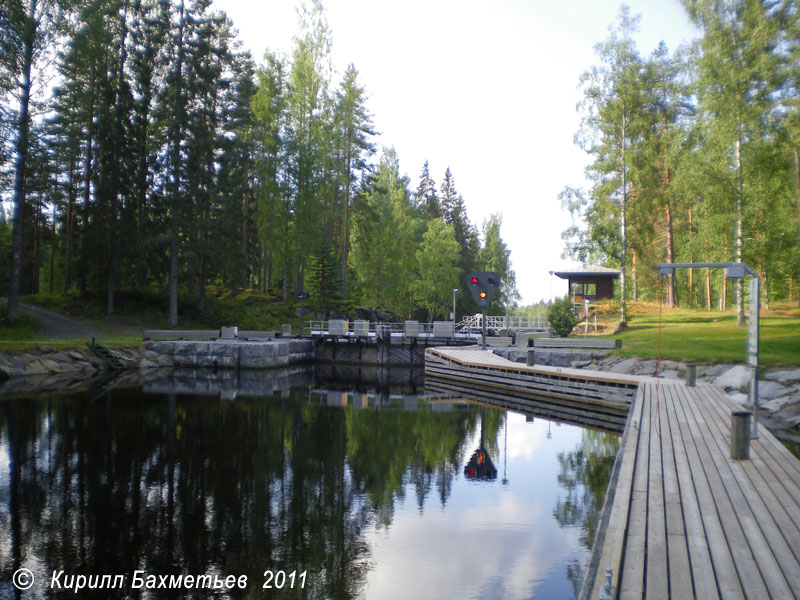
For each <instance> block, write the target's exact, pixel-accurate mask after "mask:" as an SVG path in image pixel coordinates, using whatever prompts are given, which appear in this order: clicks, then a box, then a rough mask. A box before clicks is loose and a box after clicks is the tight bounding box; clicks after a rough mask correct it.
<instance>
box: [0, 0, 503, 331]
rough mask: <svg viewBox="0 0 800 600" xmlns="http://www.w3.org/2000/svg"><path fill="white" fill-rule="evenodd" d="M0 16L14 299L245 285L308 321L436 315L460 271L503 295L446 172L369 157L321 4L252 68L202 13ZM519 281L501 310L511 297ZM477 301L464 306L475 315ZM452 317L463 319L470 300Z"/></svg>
mask: <svg viewBox="0 0 800 600" xmlns="http://www.w3.org/2000/svg"><path fill="white" fill-rule="evenodd" d="M6 6H7V9H4V10H3V11H2V13H0V19H2V20H0V31H1V32H2V44H1V45H0V53H2V55H1V56H0V86H2V87H1V88H0V90H1V91H2V95H3V96H2V98H3V99H2V105H1V106H2V114H1V115H0V116H1V117H2V118H1V119H0V127H1V128H2V129H1V131H2V140H1V141H2V143H0V152H2V154H1V155H0V161H1V162H2V165H3V169H2V180H0V186H1V187H0V190H1V191H2V197H3V199H4V200H6V201H8V202H7V204H8V205H11V206H13V210H12V211H11V212H10V214H8V215H5V214H4V215H3V216H4V221H3V223H2V224H0V241H1V242H2V247H0V252H2V253H3V254H4V255H7V256H9V258H10V260H8V262H7V263H6V262H4V263H3V266H2V267H0V285H2V286H3V287H4V288H7V289H8V290H9V291H8V297H9V308H8V319H9V321H13V320H14V319H15V318H16V314H17V303H18V298H19V297H20V296H21V295H22V296H24V295H26V294H32V293H40V292H48V293H65V292H70V291H72V292H74V293H79V294H81V296H83V295H85V294H87V293H93V294H95V295H100V296H101V297H103V296H105V298H107V300H106V306H107V313H108V314H109V315H111V314H113V313H114V311H115V297H116V296H117V295H118V294H119V292H120V291H121V290H139V291H142V290H150V291H152V292H153V293H155V294H162V295H163V296H164V297H167V296H168V297H169V323H170V324H171V325H173V326H175V325H177V324H178V322H179V314H178V298H179V296H181V297H183V296H186V297H189V298H197V299H201V298H202V296H203V294H204V291H205V289H206V286H209V285H215V286H222V287H228V288H246V289H252V290H257V291H261V292H264V293H267V294H272V295H273V296H274V297H275V299H276V301H289V302H293V301H294V299H295V298H296V297H297V295H298V294H300V293H304V292H305V293H308V294H310V296H311V299H310V302H309V304H310V305H311V306H312V307H314V308H316V309H317V310H323V311H328V310H333V309H339V308H346V307H348V306H355V305H363V306H372V307H379V308H388V309H391V310H393V311H395V312H396V313H398V314H400V315H418V316H420V317H421V318H425V319H428V320H430V319H432V318H437V317H445V316H446V315H447V313H448V312H449V310H450V305H451V304H452V294H453V289H454V288H458V287H460V288H464V287H465V286H463V285H459V282H460V281H461V280H462V279H463V277H462V274H463V273H466V272H469V271H473V270H493V271H497V272H499V273H501V274H502V275H503V277H504V279H505V280H510V279H512V278H506V277H505V275H506V266H507V258H506V253H505V244H504V242H503V241H502V239H501V237H500V227H501V217H500V216H499V215H496V216H492V217H491V218H489V219H488V220H487V221H486V222H485V223H483V227H482V232H481V235H480V236H479V232H478V229H477V227H476V226H475V225H473V224H472V223H471V222H470V221H469V218H468V216H467V214H466V209H465V204H464V199H463V197H462V196H461V195H460V194H459V193H458V192H457V190H456V186H455V179H454V176H453V174H452V173H451V172H450V170H449V169H447V171H446V172H445V173H444V175H443V178H442V180H441V184H440V185H439V186H437V184H436V181H435V180H434V178H433V176H432V175H431V173H430V172H429V169H428V165H427V163H426V164H425V165H424V166H422V169H421V174H420V178H419V183H418V186H417V188H416V190H415V191H412V189H411V183H410V181H409V180H408V177H407V176H405V175H401V171H400V166H399V158H398V156H397V153H396V152H395V151H394V150H393V149H392V148H391V147H389V148H383V149H382V150H381V151H380V152H378V151H377V149H376V147H375V143H374V139H375V136H376V132H375V131H374V127H373V123H372V115H371V114H370V113H369V111H368V110H367V107H366V91H365V89H364V87H363V86H362V84H361V83H360V81H359V77H358V71H357V69H356V67H355V66H354V65H349V66H348V67H347V68H346V69H345V71H344V73H343V74H341V76H339V75H338V74H337V73H336V71H335V69H334V68H333V66H332V64H331V59H330V49H331V39H332V35H331V31H330V29H329V27H328V25H327V22H326V17H325V11H324V7H323V6H322V4H321V3H320V2H319V1H318V0H313V1H312V2H309V3H306V4H303V5H302V6H301V8H300V9H299V10H298V17H299V18H298V21H299V25H298V33H297V35H296V37H295V42H294V46H293V49H292V51H291V52H290V53H289V55H281V54H279V53H272V52H269V51H268V52H267V53H266V54H265V56H264V57H263V60H262V61H261V62H260V63H259V64H257V63H256V62H255V61H254V60H253V58H252V57H251V56H250V55H249V54H248V52H246V51H244V50H243V49H242V47H241V43H240V42H239V41H238V40H237V38H236V32H235V30H234V29H233V25H232V23H231V21H230V20H229V19H228V18H227V17H226V16H225V14H224V13H221V12H219V11H214V10H212V8H211V2H210V0H172V1H170V0H10V2H8V3H7V4H6ZM514 293H515V292H514V291H513V285H510V286H509V287H508V288H507V289H505V290H504V293H501V294H500V295H498V297H497V298H496V300H495V302H496V303H497V305H498V306H500V305H501V303H502V302H504V301H505V299H506V298H507V297H510V298H513V296H514ZM468 302H469V304H468ZM457 305H458V308H459V311H460V312H462V314H463V311H465V310H467V308H468V307H469V308H470V309H474V307H473V306H471V301H470V300H468V294H466V293H465V291H463V290H462V292H461V295H460V296H459V298H458V301H457Z"/></svg>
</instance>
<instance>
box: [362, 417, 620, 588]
mask: <svg viewBox="0 0 800 600" xmlns="http://www.w3.org/2000/svg"><path fill="white" fill-rule="evenodd" d="M481 413H482V415H483V418H482V419H481V421H480V423H478V424H476V427H475V430H474V431H473V434H472V439H471V440H470V441H469V442H468V443H467V448H477V450H475V451H474V452H473V453H472V454H471V455H468V458H467V461H466V464H465V465H464V471H463V473H464V477H463V478H454V481H453V483H452V487H451V489H450V490H449V491H450V493H449V496H448V498H447V501H446V502H442V503H441V504H440V506H439V507H438V509H437V510H432V509H431V508H430V507H426V509H425V510H421V509H419V510H417V507H416V506H413V502H411V498H410V497H409V495H406V497H405V499H404V501H403V502H402V503H401V504H399V505H398V506H396V507H395V512H394V515H393V519H392V522H391V524H389V525H387V526H386V527H376V528H374V529H373V530H371V532H369V534H368V536H367V539H368V540H370V545H371V547H372V560H373V565H374V566H373V568H372V569H371V570H370V571H369V573H368V574H367V577H366V585H365V589H366V592H367V593H366V594H365V597H367V598H373V597H374V598H403V597H414V598H533V597H536V598H570V597H577V594H578V591H579V589H580V585H581V582H582V579H583V573H584V569H585V566H586V564H587V561H588V558H589V552H590V549H591V546H592V543H593V541H594V535H595V533H596V529H597V523H598V520H599V514H600V510H601V508H602V504H603V500H604V497H605V491H606V486H607V483H608V477H609V475H610V472H611V468H612V466H613V461H614V458H615V457H616V452H617V449H618V444H619V438H618V437H617V436H616V435H614V434H609V433H603V432H600V431H594V430H589V429H583V428H580V427H577V426H573V425H560V424H556V423H552V422H550V421H546V420H543V419H530V418H528V419H526V417H525V416H524V415H521V414H518V413H513V412H508V413H505V412H503V411H499V410H496V409H492V408H483V407H482V408H481ZM481 429H483V435H482V434H481ZM480 454H483V455H484V465H487V467H484V468H485V469H487V470H488V469H494V467H493V464H492V462H491V461H492V458H491V457H496V459H497V462H498V464H504V465H505V466H504V472H505V475H504V477H503V479H502V480H498V478H497V471H496V470H494V471H493V472H491V473H490V474H488V475H487V474H486V471H484V472H483V473H484V474H483V476H481V471H480V463H479V462H478V463H477V464H476V461H479V460H480V459H478V458H477V457H478V456H479V455H480ZM488 465H491V466H488ZM473 469H474V474H473V473H472V472H471V471H472V470H473Z"/></svg>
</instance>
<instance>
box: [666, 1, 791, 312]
mask: <svg viewBox="0 0 800 600" xmlns="http://www.w3.org/2000/svg"><path fill="white" fill-rule="evenodd" d="M682 3H683V5H684V6H685V7H686V9H687V11H688V13H689V16H690V18H691V19H692V20H693V21H694V23H695V24H696V25H697V26H698V27H700V28H702V30H703V37H702V39H701V40H700V49H701V52H700V55H699V59H698V63H697V70H698V80H697V94H698V98H699V101H700V110H701V111H702V116H703V117H704V118H705V119H707V120H708V122H709V137H708V140H707V144H709V145H711V146H713V147H715V148H717V149H719V150H720V152H719V154H718V156H719V159H718V160H719V162H718V163H717V165H718V166H717V169H718V171H719V172H720V173H722V172H727V173H728V174H729V175H728V177H727V182H726V183H727V184H726V189H727V190H729V192H728V193H729V197H730V200H731V208H732V211H731V213H732V214H733V227H734V238H735V242H734V243H735V246H734V256H733V258H734V260H735V261H736V262H741V261H743V260H744V258H745V251H744V242H745V237H746V235H745V222H744V219H745V212H746V210H747V206H748V205H750V204H752V203H756V202H757V201H758V200H757V197H756V196H755V194H754V189H753V188H754V185H753V183H754V182H753V177H754V176H755V171H754V170H753V169H751V168H750V167H749V166H748V161H750V160H754V156H755V155H756V154H757V153H758V148H759V146H760V145H761V144H763V143H764V142H765V141H766V132H765V130H764V127H765V125H767V124H768V122H769V116H770V114H771V113H772V112H773V111H774V109H775V107H776V103H775V97H774V92H775V90H776V87H777V84H778V81H776V77H777V76H778V75H779V74H781V73H782V70H781V69H780V68H779V63H780V56H779V52H778V51H777V50H778V45H779V43H780V42H781V36H780V19H778V18H777V16H776V10H777V8H778V4H777V3H774V2H770V1H767V0H759V1H751V0H730V1H729V2H718V1H716V0H691V1H689V0H682ZM736 316H737V322H738V323H739V324H743V323H744V295H743V288H742V280H738V282H737V284H736Z"/></svg>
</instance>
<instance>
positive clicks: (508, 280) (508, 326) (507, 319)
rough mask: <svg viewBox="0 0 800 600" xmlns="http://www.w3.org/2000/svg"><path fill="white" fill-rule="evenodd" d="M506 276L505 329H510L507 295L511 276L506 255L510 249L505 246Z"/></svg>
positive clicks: (509, 253) (509, 290)
mask: <svg viewBox="0 0 800 600" xmlns="http://www.w3.org/2000/svg"><path fill="white" fill-rule="evenodd" d="M505 252H506V276H505V286H504V287H505V294H504V295H505V302H506V329H509V330H510V329H511V323H510V319H509V316H508V296H509V294H511V278H510V276H509V263H510V261H509V259H508V257H509V256H510V255H511V250H509V249H508V248H506V251H505Z"/></svg>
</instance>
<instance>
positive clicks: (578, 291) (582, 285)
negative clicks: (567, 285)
mask: <svg viewBox="0 0 800 600" xmlns="http://www.w3.org/2000/svg"><path fill="white" fill-rule="evenodd" d="M572 297H573V298H580V300H578V301H579V302H580V301H583V298H587V299H588V298H597V282H596V281H573V282H572Z"/></svg>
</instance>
